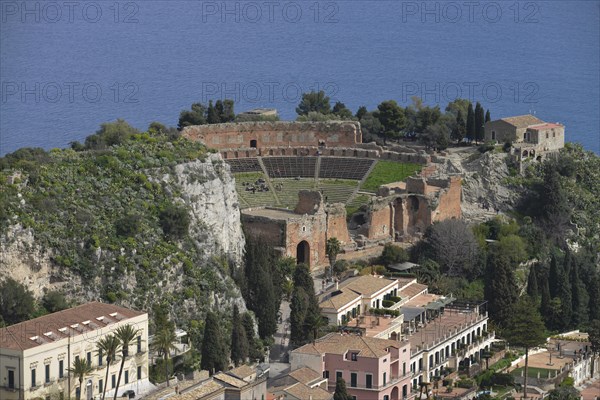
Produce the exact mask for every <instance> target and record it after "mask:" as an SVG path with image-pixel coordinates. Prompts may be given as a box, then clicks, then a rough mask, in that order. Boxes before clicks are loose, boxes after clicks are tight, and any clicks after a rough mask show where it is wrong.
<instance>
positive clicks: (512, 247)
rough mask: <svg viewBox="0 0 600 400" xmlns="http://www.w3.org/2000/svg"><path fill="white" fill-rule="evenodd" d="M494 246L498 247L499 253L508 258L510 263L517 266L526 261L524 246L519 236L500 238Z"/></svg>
mask: <svg viewBox="0 0 600 400" xmlns="http://www.w3.org/2000/svg"><path fill="white" fill-rule="evenodd" d="M496 246H498V248H499V251H500V252H502V253H504V254H506V255H507V256H508V257H509V258H510V262H511V263H515V264H518V263H520V262H523V261H525V260H526V259H527V248H526V244H525V241H524V240H523V239H522V238H521V237H520V236H519V235H506V236H502V237H501V238H500V239H499V240H498V243H496Z"/></svg>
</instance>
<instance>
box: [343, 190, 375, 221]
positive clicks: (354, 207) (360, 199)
mask: <svg viewBox="0 0 600 400" xmlns="http://www.w3.org/2000/svg"><path fill="white" fill-rule="evenodd" d="M369 200H371V196H369V195H367V194H359V195H357V196H356V197H354V199H352V201H351V202H350V203H348V205H347V206H346V215H347V216H348V217H350V216H351V215H352V214H354V213H356V212H357V211H358V210H359V209H360V208H361V207H362V206H363V205H365V204H368V203H369Z"/></svg>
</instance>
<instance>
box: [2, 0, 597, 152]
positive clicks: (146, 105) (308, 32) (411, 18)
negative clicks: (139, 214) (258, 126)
mask: <svg viewBox="0 0 600 400" xmlns="http://www.w3.org/2000/svg"><path fill="white" fill-rule="evenodd" d="M0 6H1V7H0V61H1V62H0V81H1V87H0V155H2V154H6V153H7V152H11V151H14V150H16V149H18V148H20V147H24V146H40V147H43V148H46V149H49V148H53V147H64V146H67V145H68V143H69V142H71V141H74V140H83V139H84V138H85V137H86V136H87V135H89V134H91V133H93V132H94V131H95V130H96V129H98V127H99V125H100V124H101V123H102V122H105V121H110V120H114V119H116V118H124V119H125V120H127V121H128V122H130V123H131V124H133V125H134V126H136V127H138V128H140V129H145V128H146V127H147V126H148V124H149V123H150V122H151V121H160V122H162V123H164V124H167V125H173V126H174V125H176V124H177V118H178V115H179V112H180V111H181V110H182V109H185V108H189V106H190V105H191V103H193V102H198V101H200V102H207V101H208V100H209V99H213V100H216V99H222V98H233V99H234V100H236V111H237V112H239V111H243V110H246V109H250V108H255V107H274V108H277V109H278V110H279V113H280V115H281V116H282V118H283V119H293V118H295V107H296V105H297V103H298V101H299V99H300V95H301V93H302V92H306V91H309V90H314V89H323V90H325V91H326V92H327V93H328V94H329V95H330V97H331V98H332V99H334V100H340V101H342V102H344V103H345V104H346V105H347V106H348V107H349V108H351V109H352V110H353V111H355V110H356V109H357V107H358V106H360V105H366V106H367V107H368V108H369V109H373V108H375V107H376V105H377V104H378V103H380V102H381V101H383V100H387V99H396V100H397V101H398V102H399V103H401V104H403V105H408V104H409V103H410V98H411V96H413V95H417V96H421V97H422V98H423V99H424V100H425V102H426V103H428V104H437V103H439V104H441V106H442V108H443V107H444V106H445V105H446V104H447V103H448V101H451V100H453V99H454V98H456V97H466V98H470V99H471V100H474V101H480V102H481V103H482V105H483V106H484V107H485V108H489V109H490V111H491V115H492V118H493V119H495V118H500V117H504V116H511V115H519V114H526V113H530V112H531V113H535V114H536V115H537V116H538V117H539V118H541V119H544V120H547V121H551V122H561V123H563V124H565V125H566V135H567V140H568V141H573V142H579V143H582V144H583V145H584V147H585V148H587V149H589V150H593V151H595V152H596V153H600V2H599V1H521V2H520V1H474V2H466V1H462V0H461V1H456V2H454V1H439V2H436V1H427V2H424V1H397V0H396V1H379V0H377V1H319V2H317V1H310V0H309V1H305V0H301V1H300V0H299V1H277V0H273V1H268V0H264V1H263V0H259V1H196V0H190V1H73V2H67V1H62V0H59V1H55V2H52V1H24V2H21V1H18V2H17V1H6V0H1V1H0Z"/></svg>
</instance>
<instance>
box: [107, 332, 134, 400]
mask: <svg viewBox="0 0 600 400" xmlns="http://www.w3.org/2000/svg"><path fill="white" fill-rule="evenodd" d="M139 332H140V330H139V329H135V328H134V327H133V326H131V325H129V324H127V325H123V326H120V327H118V328H117V330H116V331H115V336H116V337H117V339H119V343H120V344H121V367H120V368H119V377H118V378H117V387H115V395H114V397H113V400H117V393H118V392H119V385H120V384H121V375H122V374H123V367H125V359H126V358H127V357H128V356H129V345H130V344H131V342H133V339H135V338H136V337H137V335H138V333H139Z"/></svg>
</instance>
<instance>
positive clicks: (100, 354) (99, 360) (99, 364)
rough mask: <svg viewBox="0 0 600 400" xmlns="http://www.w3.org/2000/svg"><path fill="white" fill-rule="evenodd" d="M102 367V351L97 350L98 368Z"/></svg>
mask: <svg viewBox="0 0 600 400" xmlns="http://www.w3.org/2000/svg"><path fill="white" fill-rule="evenodd" d="M101 365H102V349H98V366H101Z"/></svg>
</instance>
